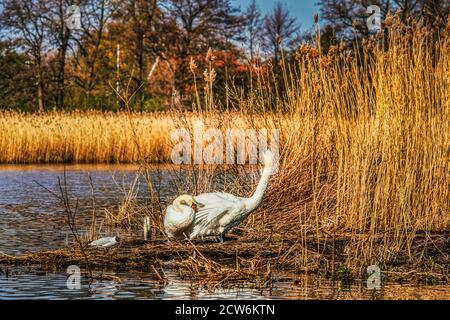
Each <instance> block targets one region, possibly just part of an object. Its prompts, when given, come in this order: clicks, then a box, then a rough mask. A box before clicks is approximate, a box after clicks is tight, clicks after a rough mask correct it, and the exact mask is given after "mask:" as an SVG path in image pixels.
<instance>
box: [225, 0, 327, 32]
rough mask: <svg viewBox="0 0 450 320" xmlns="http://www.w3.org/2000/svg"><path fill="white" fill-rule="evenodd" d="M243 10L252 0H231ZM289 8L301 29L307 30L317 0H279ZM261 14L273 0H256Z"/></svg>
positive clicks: (317, 10)
mask: <svg viewBox="0 0 450 320" xmlns="http://www.w3.org/2000/svg"><path fill="white" fill-rule="evenodd" d="M233 1H234V3H236V4H237V5H238V6H240V7H241V9H242V10H243V11H245V9H246V8H247V7H248V6H249V5H250V3H251V2H252V0H233ZM279 2H281V3H283V4H285V5H286V6H287V8H288V9H289V11H290V13H291V15H292V16H293V17H295V18H297V21H298V23H299V25H300V27H301V29H302V30H304V31H306V30H309V29H310V28H311V27H312V25H313V20H314V14H316V13H319V6H318V5H315V3H316V2H318V1H317V0H279ZM256 3H257V4H258V6H259V8H260V9H261V11H262V13H263V15H264V14H266V13H267V12H268V11H271V10H272V9H273V7H274V5H275V3H276V1H275V0H256Z"/></svg>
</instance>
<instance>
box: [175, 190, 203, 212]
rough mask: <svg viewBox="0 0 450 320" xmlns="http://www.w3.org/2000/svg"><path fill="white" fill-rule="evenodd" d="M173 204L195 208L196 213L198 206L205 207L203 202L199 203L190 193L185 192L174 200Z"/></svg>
mask: <svg viewBox="0 0 450 320" xmlns="http://www.w3.org/2000/svg"><path fill="white" fill-rule="evenodd" d="M173 205H174V206H175V207H180V206H187V207H190V208H192V210H194V212H195V213H197V211H198V208H201V207H203V205H202V204H200V203H198V202H197V201H196V200H195V198H194V197H193V196H191V195H189V194H183V195H181V196H179V197H178V198H176V199H175V200H174V201H173Z"/></svg>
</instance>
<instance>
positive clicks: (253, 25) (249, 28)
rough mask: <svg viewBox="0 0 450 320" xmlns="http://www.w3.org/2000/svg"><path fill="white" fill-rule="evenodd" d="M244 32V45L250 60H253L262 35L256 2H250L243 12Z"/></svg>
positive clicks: (253, 0)
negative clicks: (245, 44)
mask: <svg viewBox="0 0 450 320" xmlns="http://www.w3.org/2000/svg"><path fill="white" fill-rule="evenodd" d="M244 17H245V22H244V25H245V31H246V35H245V37H246V39H245V41H246V43H247V49H248V51H249V54H250V60H253V58H254V55H255V49H256V48H258V47H259V44H260V43H259V42H260V40H261V38H262V37H261V33H262V22H263V20H262V17H261V11H260V10H259V8H258V5H257V4H256V0H252V2H251V4H250V6H249V7H248V8H247V10H246V11H245V15H244Z"/></svg>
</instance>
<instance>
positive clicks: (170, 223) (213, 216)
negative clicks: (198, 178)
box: [164, 151, 274, 241]
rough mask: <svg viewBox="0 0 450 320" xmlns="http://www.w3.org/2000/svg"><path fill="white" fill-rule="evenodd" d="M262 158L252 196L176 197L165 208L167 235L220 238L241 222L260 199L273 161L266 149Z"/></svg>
mask: <svg viewBox="0 0 450 320" xmlns="http://www.w3.org/2000/svg"><path fill="white" fill-rule="evenodd" d="M263 158H264V170H263V172H262V175H261V179H260V181H259V183H258V186H257V187H256V191H255V193H254V194H253V196H251V197H250V198H242V197H237V196H234V195H232V194H229V193H223V192H215V193H203V194H200V195H198V196H195V197H193V196H191V195H183V196H180V197H178V198H177V199H175V201H174V203H173V205H171V206H169V207H168V208H167V210H166V216H165V219H164V226H165V229H166V233H167V235H168V236H169V237H173V238H185V237H189V239H191V240H192V239H196V238H203V237H208V236H216V237H217V236H218V237H220V240H221V241H223V234H225V233H226V232H227V231H229V230H230V229H231V228H233V227H235V226H237V225H239V224H240V223H241V222H242V221H244V220H245V218H247V216H248V215H249V214H250V213H251V212H252V211H254V210H255V209H256V208H257V207H258V206H259V205H260V203H261V202H262V199H263V196H264V192H265V190H266V189H267V185H268V183H269V179H270V176H271V175H272V171H273V164H274V163H273V162H274V159H273V155H272V152H270V151H266V152H265V153H264V156H263Z"/></svg>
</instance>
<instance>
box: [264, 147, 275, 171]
mask: <svg viewBox="0 0 450 320" xmlns="http://www.w3.org/2000/svg"><path fill="white" fill-rule="evenodd" d="M263 161H264V165H265V166H267V167H271V166H273V164H274V158H273V153H272V151H270V150H266V151H265V152H264V154H263Z"/></svg>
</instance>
